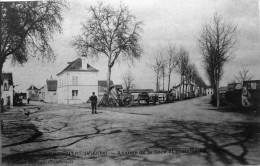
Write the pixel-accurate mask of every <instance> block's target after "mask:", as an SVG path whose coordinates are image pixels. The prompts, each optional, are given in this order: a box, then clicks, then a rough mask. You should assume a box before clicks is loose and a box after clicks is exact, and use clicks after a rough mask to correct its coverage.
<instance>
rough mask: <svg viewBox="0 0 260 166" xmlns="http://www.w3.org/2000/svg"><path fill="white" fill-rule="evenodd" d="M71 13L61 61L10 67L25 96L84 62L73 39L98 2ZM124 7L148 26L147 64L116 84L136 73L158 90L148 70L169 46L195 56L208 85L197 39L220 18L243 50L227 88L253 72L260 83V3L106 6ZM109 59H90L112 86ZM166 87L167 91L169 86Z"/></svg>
mask: <svg viewBox="0 0 260 166" xmlns="http://www.w3.org/2000/svg"><path fill="white" fill-rule="evenodd" d="M68 2H69V8H70V10H66V11H64V12H63V14H64V21H63V23H62V27H63V33H62V34H55V37H54V39H53V48H54V51H55V54H56V55H57V58H56V61H55V62H53V63H51V62H49V63H46V62H45V63H42V61H41V60H38V59H37V58H30V59H29V61H28V63H26V64H24V65H23V66H11V65H10V63H5V65H4V71H5V72H13V77H14V84H18V86H17V87H16V90H17V91H20V92H21V91H25V90H26V89H27V88H28V87H29V86H30V85H31V84H34V85H35V86H36V87H38V88H40V87H41V86H43V85H44V84H45V81H46V79H48V78H50V77H51V75H52V76H53V78H57V76H56V74H57V73H59V72H60V71H61V70H63V69H64V68H65V67H66V66H67V62H69V61H73V60H75V59H76V58H78V57H79V55H77V54H76V51H75V50H74V48H72V47H71V45H70V42H71V41H72V40H73V36H75V35H78V34H80V33H81V25H80V23H81V22H83V21H84V20H85V18H86V17H87V12H86V8H88V7H90V6H91V5H96V4H97V1H95V0H73V1H72V0H71V1H68ZM120 2H121V3H122V4H124V5H126V6H128V7H129V9H130V11H131V12H132V14H134V15H135V16H136V17H137V19H138V20H140V21H143V23H144V25H143V32H142V34H141V41H140V43H141V45H142V47H143V50H144V52H143V54H142V58H141V59H140V60H139V61H136V62H135V64H134V65H133V66H130V67H129V66H128V65H127V63H124V62H121V63H120V64H116V65H115V66H114V67H113V69H112V80H113V81H114V82H115V83H116V84H121V83H122V80H121V77H122V74H123V73H125V72H126V71H127V70H130V71H131V72H132V73H133V75H134V77H135V84H136V85H137V87H138V88H153V89H155V74H154V73H153V72H152V71H151V70H150V69H149V68H148V67H147V63H151V62H152V61H153V57H154V56H155V53H156V51H157V50H158V49H163V48H165V47H167V45H168V44H169V43H172V44H175V45H176V46H177V47H184V48H186V49H187V50H188V51H189V54H190V59H191V61H192V63H194V64H195V65H196V67H197V68H198V69H199V72H200V74H201V75H202V76H203V78H204V80H205V81H206V82H208V81H207V77H206V76H205V73H204V71H203V69H202V67H201V55H200V54H199V52H198V48H197V38H198V36H199V32H200V30H201V27H202V25H203V24H204V23H205V22H208V21H210V20H212V17H213V15H214V13H215V12H218V13H219V14H221V15H222V16H223V17H224V18H225V20H226V21H227V22H231V23H232V24H235V25H237V26H238V29H239V35H238V39H239V44H238V45H237V50H236V51H235V52H234V54H233V57H234V58H233V60H232V61H231V62H229V63H228V64H226V65H225V66H224V76H223V78H222V80H221V86H225V85H226V84H227V82H229V81H232V80H234V76H235V75H236V74H237V73H238V71H239V70H241V68H242V65H244V66H247V67H248V68H249V69H250V70H251V72H252V74H254V78H255V79H260V65H259V64H260V47H259V45H260V42H259V38H260V34H259V32H260V30H259V20H260V19H259V18H260V17H259V10H258V0H106V1H105V3H107V4H108V3H109V4H112V5H113V6H114V7H118V6H119V5H120ZM106 61H107V59H106V57H105V56H104V57H102V58H99V60H91V59H89V64H90V65H92V66H93V67H95V68H97V69H98V70H99V71H100V72H99V79H100V80H106V74H107V67H106V64H107V63H106ZM178 83H179V76H178V75H177V74H175V73H174V74H173V76H172V85H175V84H178ZM165 87H166V85H165Z"/></svg>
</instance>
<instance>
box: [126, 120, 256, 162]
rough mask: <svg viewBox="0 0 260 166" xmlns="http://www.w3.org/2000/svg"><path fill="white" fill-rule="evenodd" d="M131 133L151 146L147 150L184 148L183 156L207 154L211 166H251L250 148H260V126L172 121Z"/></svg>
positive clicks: (253, 124) (135, 138)
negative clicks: (248, 158)
mask: <svg viewBox="0 0 260 166" xmlns="http://www.w3.org/2000/svg"><path fill="white" fill-rule="evenodd" d="M130 133H131V134H132V136H133V140H135V141H143V142H146V143H147V144H149V145H150V146H149V147H147V149H160V150H167V151H170V150H173V149H183V148H184V149H186V151H183V153H190V154H195V153H197V152H201V153H204V154H206V155H205V157H204V158H205V160H206V161H207V162H208V164H210V165H212V164H213V163H214V162H215V161H216V160H218V161H220V162H221V163H224V164H228V165H229V164H234V163H239V164H252V163H250V162H248V161H247V159H246V156H247V154H248V152H249V150H248V146H252V145H253V146H255V147H256V149H257V147H259V140H258V137H259V134H260V123H249V122H246V123H232V124H230V123H229V124H211V123H199V122H182V121H174V120H172V121H167V122H164V123H162V124H158V125H155V126H151V127H149V128H147V129H146V130H143V131H136V130H132V131H130ZM251 148H252V147H251ZM187 150H189V151H187ZM213 154H214V155H215V156H216V157H217V158H216V157H215V158H214V157H213ZM258 162H259V161H258Z"/></svg>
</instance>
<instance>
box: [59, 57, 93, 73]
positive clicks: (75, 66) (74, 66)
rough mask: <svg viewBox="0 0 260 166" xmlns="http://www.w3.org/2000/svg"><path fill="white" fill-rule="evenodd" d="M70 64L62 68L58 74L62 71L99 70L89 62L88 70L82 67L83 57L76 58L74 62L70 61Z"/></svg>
mask: <svg viewBox="0 0 260 166" xmlns="http://www.w3.org/2000/svg"><path fill="white" fill-rule="evenodd" d="M68 64H69V65H68V66H67V67H66V68H65V69H64V70H62V71H61V72H60V73H58V74H57V75H60V74H61V73H63V72H65V71H88V72H98V70H97V69H95V68H94V67H92V66H90V65H89V64H87V70H84V69H82V59H81V58H78V59H76V60H74V61H73V62H68Z"/></svg>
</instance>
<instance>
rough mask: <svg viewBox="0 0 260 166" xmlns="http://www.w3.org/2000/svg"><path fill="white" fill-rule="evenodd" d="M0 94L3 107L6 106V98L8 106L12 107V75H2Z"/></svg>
mask: <svg viewBox="0 0 260 166" xmlns="http://www.w3.org/2000/svg"><path fill="white" fill-rule="evenodd" d="M1 92H2V99H4V105H6V104H7V101H8V97H10V105H11V106H12V105H13V96H14V88H13V75H12V73H2V82H1Z"/></svg>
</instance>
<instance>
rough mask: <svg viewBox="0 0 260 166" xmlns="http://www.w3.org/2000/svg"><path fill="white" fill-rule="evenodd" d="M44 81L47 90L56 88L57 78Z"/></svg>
mask: <svg viewBox="0 0 260 166" xmlns="http://www.w3.org/2000/svg"><path fill="white" fill-rule="evenodd" d="M46 82H47V89H48V91H56V90H57V85H58V81H57V80H47V81H46Z"/></svg>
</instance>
